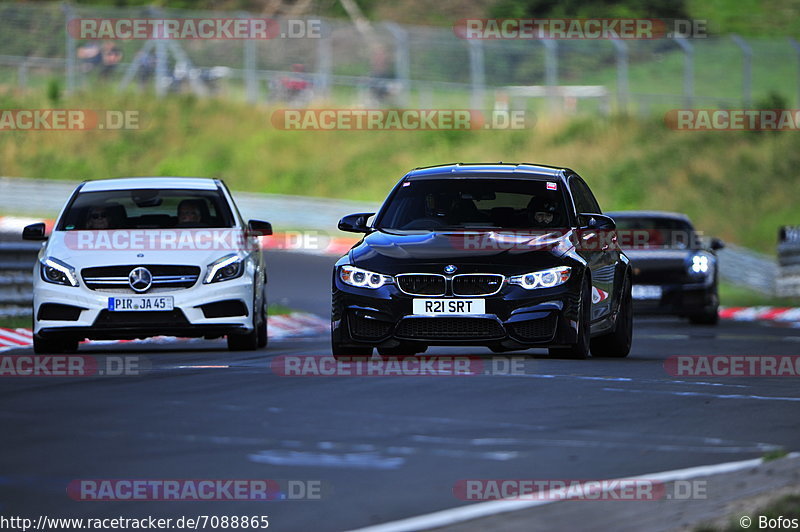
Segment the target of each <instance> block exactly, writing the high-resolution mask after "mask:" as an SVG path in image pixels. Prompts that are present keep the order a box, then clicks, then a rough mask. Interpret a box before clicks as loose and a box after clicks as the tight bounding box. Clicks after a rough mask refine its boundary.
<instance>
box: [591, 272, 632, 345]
mask: <svg viewBox="0 0 800 532" xmlns="http://www.w3.org/2000/svg"><path fill="white" fill-rule="evenodd" d="M632 342H633V298H632V297H631V281H630V279H629V278H626V279H625V284H623V285H622V298H621V299H620V308H619V313H618V314H617V321H616V323H614V330H613V331H611V332H610V333H607V334H604V335H602V336H598V337H597V338H592V341H591V348H592V356H593V357H603V358H625V357H626V356H628V354H629V353H630V352H631V343H632Z"/></svg>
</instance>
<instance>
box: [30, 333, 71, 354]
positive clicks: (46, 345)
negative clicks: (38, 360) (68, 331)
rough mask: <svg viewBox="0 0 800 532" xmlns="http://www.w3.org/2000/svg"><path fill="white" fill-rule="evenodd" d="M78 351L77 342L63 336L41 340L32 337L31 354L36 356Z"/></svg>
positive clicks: (36, 336) (40, 338)
mask: <svg viewBox="0 0 800 532" xmlns="http://www.w3.org/2000/svg"><path fill="white" fill-rule="evenodd" d="M77 350H78V340H77V339H75V338H66V337H63V336H48V337H47V338H42V337H41V336H39V335H38V334H34V335H33V352H34V353H36V354H37V355H52V354H56V353H72V352H75V351H77Z"/></svg>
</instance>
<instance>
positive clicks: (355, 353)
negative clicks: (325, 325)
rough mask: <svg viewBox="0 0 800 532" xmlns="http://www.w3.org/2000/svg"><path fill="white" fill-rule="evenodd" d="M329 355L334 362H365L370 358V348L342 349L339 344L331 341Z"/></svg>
mask: <svg viewBox="0 0 800 532" xmlns="http://www.w3.org/2000/svg"><path fill="white" fill-rule="evenodd" d="M331 354H333V358H335V359H336V360H343V361H348V360H366V359H368V358H371V357H372V348H371V347H344V346H342V344H340V343H339V342H336V341H334V340H331Z"/></svg>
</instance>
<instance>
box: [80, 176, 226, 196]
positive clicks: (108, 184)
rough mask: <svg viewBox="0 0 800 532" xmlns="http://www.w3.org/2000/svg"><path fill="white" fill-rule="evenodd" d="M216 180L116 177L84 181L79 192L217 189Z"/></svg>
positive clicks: (205, 178)
mask: <svg viewBox="0 0 800 532" xmlns="http://www.w3.org/2000/svg"><path fill="white" fill-rule="evenodd" d="M217 188H218V181H217V180H216V179H211V178H207V177H117V178H112V179H97V180H94V181H84V182H83V183H82V186H81V192H100V191H108V190H134V189H191V190H217Z"/></svg>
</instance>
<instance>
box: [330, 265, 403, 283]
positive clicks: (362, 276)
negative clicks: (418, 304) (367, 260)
mask: <svg viewBox="0 0 800 532" xmlns="http://www.w3.org/2000/svg"><path fill="white" fill-rule="evenodd" d="M339 279H341V281H342V282H343V283H344V284H349V285H350V286H355V287H357V288H380V287H381V286H383V285H387V284H392V283H393V282H394V279H393V278H392V277H390V276H389V275H383V274H381V273H375V272H371V271H368V270H362V269H361V268H356V267H355V266H342V267H341V268H339Z"/></svg>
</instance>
